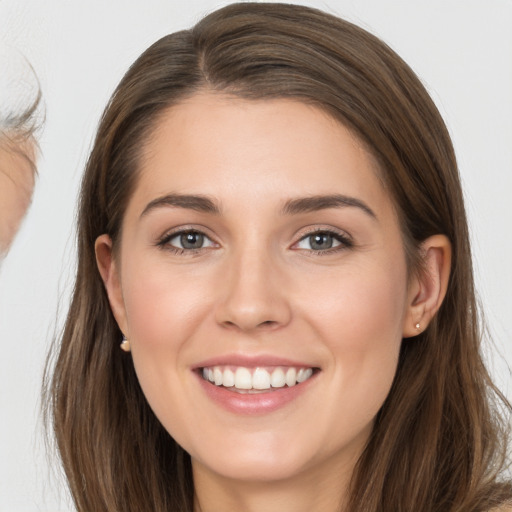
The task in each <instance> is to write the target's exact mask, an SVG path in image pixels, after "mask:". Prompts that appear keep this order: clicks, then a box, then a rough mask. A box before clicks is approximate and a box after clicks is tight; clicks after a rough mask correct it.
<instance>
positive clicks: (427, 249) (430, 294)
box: [403, 235, 452, 338]
mask: <svg viewBox="0 0 512 512" xmlns="http://www.w3.org/2000/svg"><path fill="white" fill-rule="evenodd" d="M420 250H421V253H422V267H421V268H420V269H419V271H418V272H417V273H416V275H414V277H412V278H411V282H410V283H409V294H408V304H407V311H406V314H405V318H404V326H403V337H404V338H409V337H412V336H416V335H418V334H419V333H420V332H422V331H424V330H425V329H426V328H427V326H428V324H429V323H430V321H431V320H432V318H433V317H434V315H435V314H436V313H437V311H438V310H439V308H440V307H441V304H442V303H443V300H444V297H445V295H446V290H447V289H448V281H449V278H450V268H451V254H452V251H451V244H450V241H449V240H448V237H446V236H445V235H433V236H431V237H429V238H427V239H426V240H425V241H424V242H423V243H422V244H421V249H420Z"/></svg>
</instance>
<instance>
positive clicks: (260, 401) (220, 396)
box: [197, 373, 317, 414]
mask: <svg viewBox="0 0 512 512" xmlns="http://www.w3.org/2000/svg"><path fill="white" fill-rule="evenodd" d="M316 377H317V374H316V373H314V374H313V375H312V376H311V377H310V378H309V379H308V380H306V381H304V382H301V383H299V384H295V386H292V387H284V388H275V389H273V390H272V391H269V392H265V393H237V392H236V391H230V390H229V389H227V388H225V387H223V386H216V385H215V384H212V383H211V382H209V381H207V380H205V379H203V378H202V376H201V375H199V374H197V378H198V379H199V381H200V384H201V386H202V388H203V390H204V391H205V393H206V395H207V396H208V398H210V399H211V400H212V401H213V402H215V403H216V404H218V405H220V406H221V407H223V408H224V409H227V410H228V411H230V412H234V413H236V414H267V413H270V412H273V411H276V410H278V409H280V408H281V407H284V406H285V405H287V404H289V403H290V402H292V401H293V400H295V399H296V398H298V397H299V396H300V395H302V394H303V393H304V392H306V391H307V390H308V389H309V388H310V387H311V384H313V382H314V381H315V380H316Z"/></svg>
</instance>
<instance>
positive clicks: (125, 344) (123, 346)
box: [120, 336, 131, 352]
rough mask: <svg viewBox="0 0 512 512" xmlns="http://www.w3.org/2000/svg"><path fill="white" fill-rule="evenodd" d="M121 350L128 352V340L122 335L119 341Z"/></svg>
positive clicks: (129, 348)
mask: <svg viewBox="0 0 512 512" xmlns="http://www.w3.org/2000/svg"><path fill="white" fill-rule="evenodd" d="M120 347H121V350H124V351H125V352H130V350H131V347H130V342H129V341H128V340H127V339H126V338H125V337H124V336H123V341H121V345H120Z"/></svg>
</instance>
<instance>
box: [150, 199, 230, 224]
mask: <svg viewBox="0 0 512 512" xmlns="http://www.w3.org/2000/svg"><path fill="white" fill-rule="evenodd" d="M163 206H171V207H175V208H186V209H188V210H195V211H198V212H203V213H210V214H214V215H219V214H220V207H219V206H218V204H217V203H216V202H215V201H214V200H213V199H210V198H209V197H207V196H202V195H190V194H167V195H165V196H161V197H157V198H156V199H153V201H151V202H150V203H148V204H147V206H146V208H144V211H143V212H142V213H141V214H140V217H141V218H142V217H144V215H147V214H148V213H149V212H150V211H151V210H155V209H156V208H161V207H163Z"/></svg>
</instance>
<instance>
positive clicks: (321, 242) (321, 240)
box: [309, 233, 332, 250]
mask: <svg viewBox="0 0 512 512" xmlns="http://www.w3.org/2000/svg"><path fill="white" fill-rule="evenodd" d="M309 243H310V244H311V248H312V249H317V250H322V249H330V248H331V247H332V235H329V234H327V233H320V234H319V233H317V234H316V235H312V236H310V238H309Z"/></svg>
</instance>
